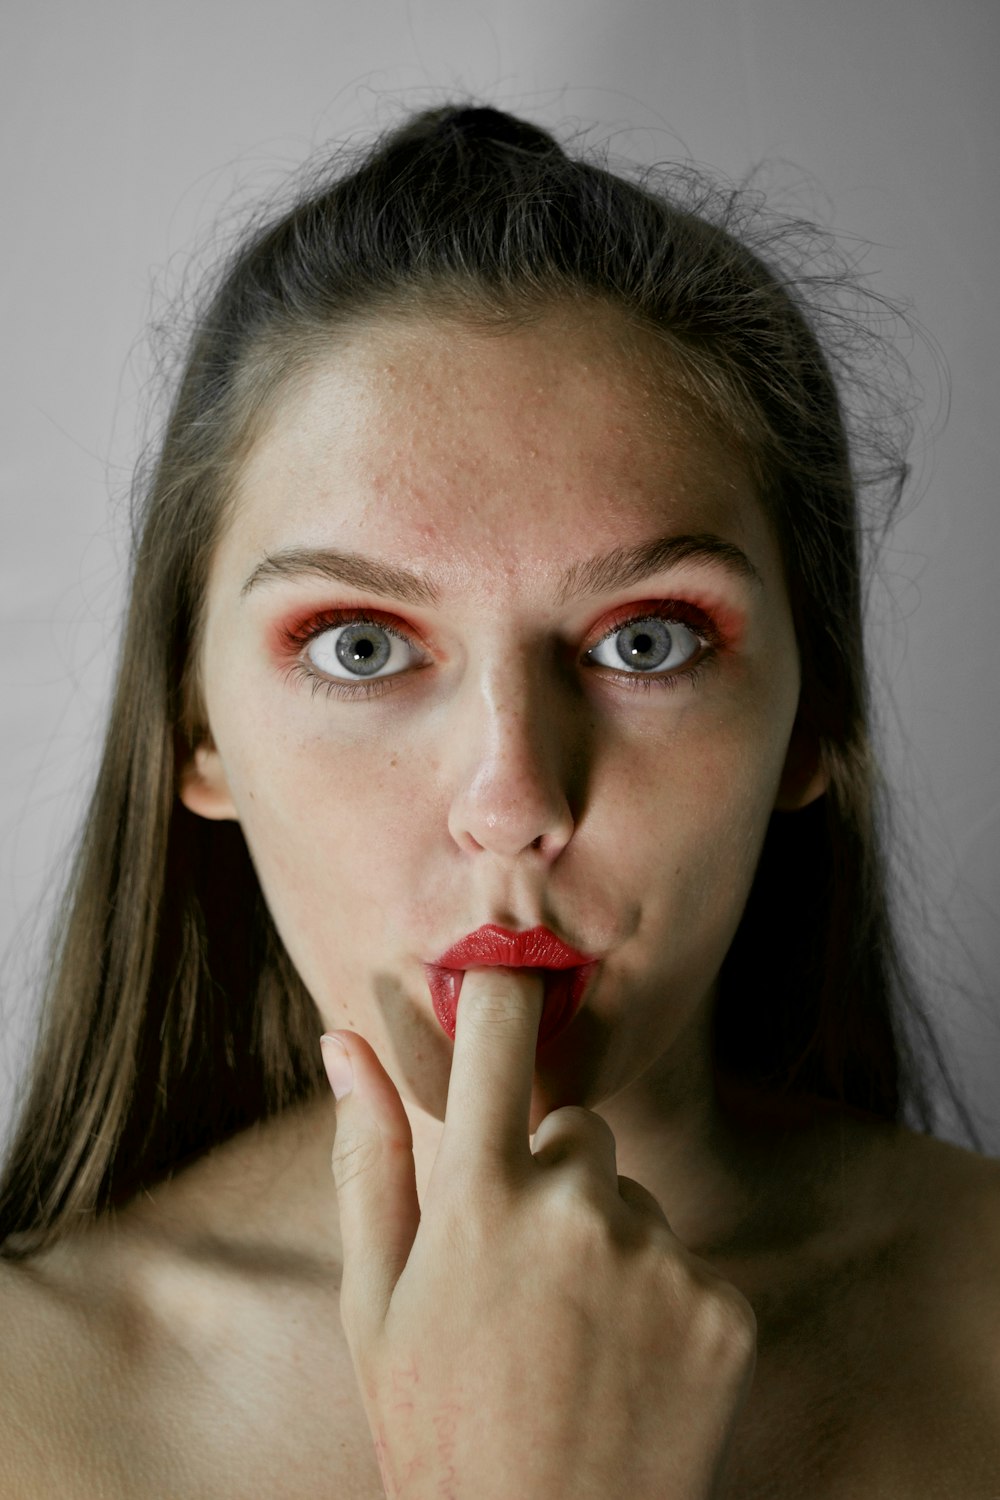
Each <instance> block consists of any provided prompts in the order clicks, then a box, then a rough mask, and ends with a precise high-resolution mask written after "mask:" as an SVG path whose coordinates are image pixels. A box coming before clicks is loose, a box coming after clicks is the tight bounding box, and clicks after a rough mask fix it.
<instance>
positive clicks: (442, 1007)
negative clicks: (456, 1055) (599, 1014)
mask: <svg viewBox="0 0 1000 1500" xmlns="http://www.w3.org/2000/svg"><path fill="white" fill-rule="evenodd" d="M597 964H598V960H597V959H596V958H593V957H592V956H591V955H590V954H587V953H580V952H578V951H577V949H575V948H570V947H569V945H568V944H567V943H564V942H562V940H561V939H560V938H557V937H556V935H555V933H554V932H550V931H549V929H548V928H547V927H532V928H530V929H529V930H528V931H527V932H509V931H508V930H507V929H506V928H505V927H497V926H496V925H495V924H494V923H492V922H490V923H487V925H486V926H485V927H479V928H477V929H476V931H475V932H470V933H469V934H468V936H467V937H464V938H460V939H459V940H458V942H457V943H453V944H452V946H451V947H450V948H449V949H447V951H446V952H444V953H442V954H441V956H440V958H438V959H437V961H436V962H435V963H432V964H424V972H425V973H426V975H427V984H428V986H429V988H430V992H431V1001H432V1003H433V1006H434V1014H435V1015H436V1016H437V1019H438V1021H439V1023H440V1025H441V1027H442V1029H443V1030H444V1031H445V1032H446V1033H447V1035H448V1036H449V1037H451V1039H452V1041H454V1040H455V1015H456V1012H457V1010H458V998H459V995H460V994H461V990H462V979H463V976H464V971H465V970H466V969H484V968H489V967H491V966H493V965H496V966H502V967H503V968H506V969H544V970H545V974H544V976H543V977H544V982H545V1000H544V1005H543V1009H542V1019H541V1024H540V1026H539V1029H538V1045H539V1046H541V1045H542V1043H543V1042H547V1041H549V1040H550V1038H551V1037H553V1036H554V1035H555V1034H556V1032H558V1031H562V1030H563V1029H564V1027H566V1026H568V1025H569V1023H570V1021H571V1020H572V1019H573V1017H574V1016H575V1015H576V1013H577V1011H578V1010H579V1008H580V1004H581V1001H582V1000H583V993H584V990H585V989H586V987H587V981H588V980H589V979H590V976H591V975H592V974H593V972H594V970H595V969H596V968H597Z"/></svg>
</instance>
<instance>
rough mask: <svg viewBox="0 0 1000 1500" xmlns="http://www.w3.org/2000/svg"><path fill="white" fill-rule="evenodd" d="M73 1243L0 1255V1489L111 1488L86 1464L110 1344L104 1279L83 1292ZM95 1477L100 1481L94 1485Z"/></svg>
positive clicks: (28, 1495) (71, 1491) (45, 1492)
mask: <svg viewBox="0 0 1000 1500" xmlns="http://www.w3.org/2000/svg"><path fill="white" fill-rule="evenodd" d="M75 1259H76V1257H75V1256H74V1254H73V1251H72V1250H71V1249H69V1248H68V1247H63V1248H62V1249H61V1250H60V1252H59V1253H57V1254H47V1255H42V1256H39V1257H34V1258H32V1259H30V1260H27V1261H23V1262H21V1261H0V1366H2V1371H3V1374H2V1379H0V1493H2V1494H4V1495H7V1494H16V1495H18V1496H19V1497H23V1500H35V1497H38V1500H42V1497H44V1496H49V1495H51V1494H53V1493H57V1492H58V1493H63V1494H65V1495H70V1496H73V1495H76V1494H82V1493H86V1491H87V1486H88V1484H89V1485H91V1487H92V1489H93V1492H94V1493H97V1492H99V1491H100V1492H103V1491H102V1490H101V1484H102V1482H104V1487H105V1489H106V1480H107V1477H108V1476H107V1471H106V1468H105V1469H104V1472H102V1473H100V1474H97V1473H93V1472H88V1467H89V1466H88V1461H87V1460H88V1455H89V1454H91V1453H92V1452H93V1451H94V1441H93V1438H94V1432H95V1423H96V1424H97V1428H98V1429H99V1428H100V1427H101V1426H104V1427H106V1426H107V1421H106V1416H107V1413H106V1410H105V1411H102V1410H101V1409H100V1406H99V1395H98V1393H99V1392H100V1391H101V1390H102V1389H107V1386H108V1379H109V1374H110V1370H109V1365H110V1362H111V1351H110V1348H109V1345H108V1342H107V1340H105V1339H102V1338H100V1337H98V1336H97V1326H98V1324H99V1322H100V1320H101V1312H102V1309H101V1288H100V1287H99V1286H98V1287H95V1288H94V1295H93V1298H88V1297H87V1296H85V1295H83V1292H82V1283H81V1280H80V1278H79V1277H78V1276H77V1274H76V1268H75V1267H74V1261H75ZM95 1486H96V1487H95Z"/></svg>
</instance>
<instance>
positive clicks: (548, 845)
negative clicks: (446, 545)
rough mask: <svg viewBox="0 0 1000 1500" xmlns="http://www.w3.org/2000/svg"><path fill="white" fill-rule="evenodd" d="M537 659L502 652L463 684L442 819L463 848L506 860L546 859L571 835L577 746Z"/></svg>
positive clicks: (565, 710) (526, 652) (536, 651)
mask: <svg viewBox="0 0 1000 1500" xmlns="http://www.w3.org/2000/svg"><path fill="white" fill-rule="evenodd" d="M544 655H545V653H544V650H543V648H542V647H541V646H539V645H536V646H534V647H530V648H525V647H522V648H520V649H517V648H512V647H508V648H507V650H506V651H497V652H496V653H495V654H493V655H491V657H490V659H489V660H488V661H483V662H481V663H480V664H479V666H478V668H477V669H476V670H474V671H472V672H470V674H469V677H468V679H467V681H466V683H465V684H464V691H463V693H462V694H461V695H460V697H461V702H460V704H459V705H458V708H457V715H456V721H455V722H454V726H453V727H454V733H455V735H456V745H457V747H459V757H458V759H459V767H458V774H457V776H456V780H455V786H454V795H453V798H452V805H451V810H450V817H449V822H450V828H451V833H452V837H453V838H454V839H455V841H456V842H457V843H458V844H459V846H460V847H462V848H463V849H466V850H468V851H474V850H480V849H481V850H487V851H490V852H492V853H494V854H497V855H502V856H505V857H510V856H513V855H517V854H521V853H522V852H524V851H525V850H529V849H534V850H537V851H538V852H539V853H540V854H542V855H543V856H546V857H548V858H549V859H553V858H555V857H556V855H558V853H559V852H560V851H561V850H562V849H563V848H564V847H565V845H566V843H567V842H568V841H569V839H570V838H571V837H572V834H573V829H574V826H575V818H574V813H573V807H572V804H573V800H574V799H573V789H572V787H571V785H570V781H571V778H572V776H573V765H574V761H575V760H576V758H577V755H578V750H579V747H578V745H574V731H573V726H572V723H571V722H570V721H571V719H572V717H573V716H572V713H571V710H570V708H569V704H568V702H567V701H564V700H563V699H562V698H561V696H560V693H559V691H558V687H557V685H556V684H555V683H553V681H552V674H551V671H550V670H547V668H546V664H545V661H544Z"/></svg>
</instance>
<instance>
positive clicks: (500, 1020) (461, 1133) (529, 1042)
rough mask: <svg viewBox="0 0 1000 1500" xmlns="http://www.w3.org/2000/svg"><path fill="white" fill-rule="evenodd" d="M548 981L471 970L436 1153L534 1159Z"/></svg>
mask: <svg viewBox="0 0 1000 1500" xmlns="http://www.w3.org/2000/svg"><path fill="white" fill-rule="evenodd" d="M544 995H545V985H544V983H543V980H542V976H541V974H539V975H538V976H537V978H536V977H535V975H533V974H531V973H526V972H525V971H524V970H523V969H517V970H514V969H505V968H501V967H497V968H483V969H466V970H465V977H464V979H463V982H462V989H461V992H460V994H459V1000H458V1009H457V1010H456V1013H455V1050H454V1053H453V1056H452V1061H451V1076H450V1078H449V1080H448V1102H447V1106H446V1110H445V1121H444V1133H443V1135H442V1138H441V1146H440V1148H439V1153H438V1154H439V1155H441V1154H450V1153H452V1152H454V1153H455V1154H456V1155H457V1154H458V1153H461V1155H462V1156H463V1157H464V1158H465V1159H468V1157H469V1155H470V1154H471V1155H475V1156H477V1157H478V1158H479V1159H480V1160H482V1159H483V1158H485V1157H487V1156H490V1157H494V1158H496V1157H497V1156H501V1157H503V1158H504V1160H506V1161H508V1162H513V1161H516V1160H517V1159H518V1158H519V1157H523V1158H524V1159H525V1160H526V1161H530V1158H531V1147H530V1142H529V1134H528V1125H529V1119H530V1114H531V1085H532V1080H533V1078H534V1072H535V1051H536V1048H537V1045H538V1028H539V1026H540V1024H541V1019H542V1004H543V1000H544Z"/></svg>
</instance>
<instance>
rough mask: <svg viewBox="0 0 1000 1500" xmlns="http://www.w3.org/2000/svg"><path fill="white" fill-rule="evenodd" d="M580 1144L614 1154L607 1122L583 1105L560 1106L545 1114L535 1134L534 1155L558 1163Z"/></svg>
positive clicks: (612, 1135)
mask: <svg viewBox="0 0 1000 1500" xmlns="http://www.w3.org/2000/svg"><path fill="white" fill-rule="evenodd" d="M581 1142H591V1143H593V1144H594V1145H596V1146H599V1147H602V1148H604V1149H606V1150H609V1151H611V1152H612V1153H613V1152H614V1150H615V1137H614V1134H613V1132H612V1130H611V1126H610V1125H609V1124H608V1122H607V1121H606V1120H604V1119H602V1118H601V1116H600V1115H598V1114H595V1113H594V1111H593V1110H592V1109H586V1108H584V1106H583V1105H582V1104H563V1105H561V1106H560V1108H559V1109H554V1110H552V1112H551V1113H550V1114H547V1115H546V1116H545V1119H544V1120H543V1121H542V1122H541V1124H540V1125H539V1127H538V1129H537V1130H536V1131H535V1136H534V1154H535V1155H536V1156H538V1155H540V1154H542V1153H544V1155H545V1156H546V1157H550V1156H551V1157H553V1158H554V1159H560V1158H561V1157H562V1156H565V1155H567V1154H568V1152H569V1151H570V1150H571V1149H572V1147H573V1146H574V1145H575V1144H578V1143H581Z"/></svg>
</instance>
